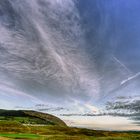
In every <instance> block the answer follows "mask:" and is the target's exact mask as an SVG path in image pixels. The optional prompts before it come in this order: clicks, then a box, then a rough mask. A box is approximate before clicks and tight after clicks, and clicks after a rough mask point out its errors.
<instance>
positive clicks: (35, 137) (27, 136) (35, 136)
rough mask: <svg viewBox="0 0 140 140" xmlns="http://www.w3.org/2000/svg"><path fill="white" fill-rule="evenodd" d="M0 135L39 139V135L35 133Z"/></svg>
mask: <svg viewBox="0 0 140 140" xmlns="http://www.w3.org/2000/svg"><path fill="white" fill-rule="evenodd" d="M0 136H1V137H7V138H13V139H23V138H24V139H39V138H40V137H41V136H40V135H37V134H26V133H25V134H16V133H15V134H10V133H9V134H0Z"/></svg>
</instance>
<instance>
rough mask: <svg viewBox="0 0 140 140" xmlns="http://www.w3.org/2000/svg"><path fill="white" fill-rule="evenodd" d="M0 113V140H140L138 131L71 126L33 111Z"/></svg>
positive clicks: (2, 111) (50, 116)
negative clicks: (112, 130)
mask: <svg viewBox="0 0 140 140" xmlns="http://www.w3.org/2000/svg"><path fill="white" fill-rule="evenodd" d="M0 113H1V116H0V140H7V139H8V140H13V139H22V140H140V132H132V131H130V132H111V131H100V130H98V131H96V130H89V129H84V128H71V127H67V126H66V125H65V123H63V121H61V120H60V119H59V118H57V117H54V116H52V115H48V114H43V113H38V112H34V111H14V112H13V111H10V112H9V111H6V112H5V110H1V111H0ZM3 113H4V114H3ZM6 114H8V115H7V116H4V115H6ZM44 121H45V122H44ZM42 123H43V125H40V124H42ZM46 123H47V124H46ZM52 123H53V125H51V124H52ZM32 124H33V125H32ZM48 124H49V125H48Z"/></svg>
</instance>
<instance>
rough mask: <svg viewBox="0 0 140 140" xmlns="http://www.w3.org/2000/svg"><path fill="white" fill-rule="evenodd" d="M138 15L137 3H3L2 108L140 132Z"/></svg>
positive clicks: (0, 13)
mask: <svg viewBox="0 0 140 140" xmlns="http://www.w3.org/2000/svg"><path fill="white" fill-rule="evenodd" d="M139 7H140V1H139V0H133V1H132V0H127V1H126V0H117V1H116V0H100V1H99V0H30V1H29V0H1V1H0V108H5V109H35V110H38V111H42V112H49V113H51V114H54V115H57V116H59V117H60V118H62V119H63V120H64V121H66V123H67V124H68V125H70V126H79V127H86V128H93V129H106V130H119V129H121V130H127V129H128V128H129V129H130V130H140V117H139V116H140V93H139V92H140V62H139V60H140V47H139V45H140V39H139V36H140V16H139V12H140V9H139ZM79 118H80V119H79ZM108 118H110V120H112V121H111V123H110V122H108V123H103V122H105V121H103V120H108ZM85 119H87V121H84V120H85ZM79 120H80V121H79ZM116 122H118V123H116ZM119 124H120V125H121V126H120V125H119Z"/></svg>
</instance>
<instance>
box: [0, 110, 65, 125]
mask: <svg viewBox="0 0 140 140" xmlns="http://www.w3.org/2000/svg"><path fill="white" fill-rule="evenodd" d="M0 120H1V121H5V120H6V121H16V122H19V123H22V124H38V125H39V124H40V125H41V124H42V125H60V126H66V124H65V123H64V122H63V121H62V120H61V119H59V118H58V117H56V116H53V115H50V114H47V113H41V112H37V111H32V110H3V109H0Z"/></svg>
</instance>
